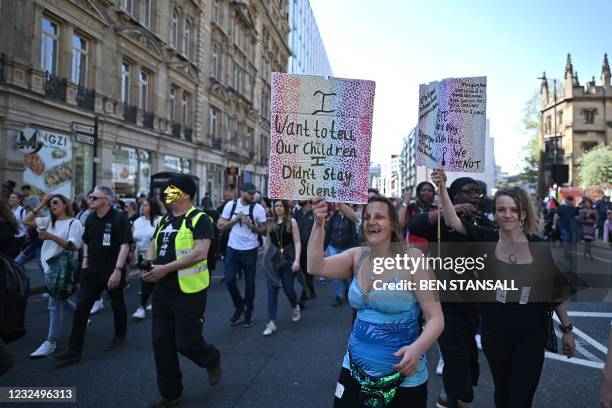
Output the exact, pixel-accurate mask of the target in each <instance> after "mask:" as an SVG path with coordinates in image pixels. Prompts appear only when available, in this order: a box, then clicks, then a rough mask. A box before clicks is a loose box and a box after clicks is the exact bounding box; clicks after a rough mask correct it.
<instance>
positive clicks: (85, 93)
mask: <svg viewBox="0 0 612 408" xmlns="http://www.w3.org/2000/svg"><path fill="white" fill-rule="evenodd" d="M77 105H78V106H80V107H81V108H85V109H89V110H94V109H95V107H96V91H95V90H94V89H89V88H85V87H84V86H81V85H79V87H78V88H77Z"/></svg>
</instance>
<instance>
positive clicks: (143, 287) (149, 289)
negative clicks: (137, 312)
mask: <svg viewBox="0 0 612 408" xmlns="http://www.w3.org/2000/svg"><path fill="white" fill-rule="evenodd" d="M154 287H155V282H147V281H144V280H142V279H141V280H140V306H142V307H143V308H145V307H147V302H148V301H149V297H151V293H153V288H154Z"/></svg>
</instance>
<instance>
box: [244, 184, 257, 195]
mask: <svg viewBox="0 0 612 408" xmlns="http://www.w3.org/2000/svg"><path fill="white" fill-rule="evenodd" d="M240 191H246V192H247V193H251V194H255V193H256V192H257V187H255V184H253V183H242V187H241V188H240Z"/></svg>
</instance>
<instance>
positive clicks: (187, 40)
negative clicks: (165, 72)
mask: <svg viewBox="0 0 612 408" xmlns="http://www.w3.org/2000/svg"><path fill="white" fill-rule="evenodd" d="M190 49H191V24H189V22H186V23H185V31H183V51H184V52H185V55H186V56H187V58H189V57H190V55H191V54H190Z"/></svg>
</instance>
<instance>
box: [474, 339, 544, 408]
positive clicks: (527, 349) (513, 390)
mask: <svg viewBox="0 0 612 408" xmlns="http://www.w3.org/2000/svg"><path fill="white" fill-rule="evenodd" d="M482 350H483V351H484V353H485V356H486V357H487V361H488V362H489V367H490V368H491V375H492V376H493V383H494V384H495V395H494V399H495V406H496V407H497V408H528V407H531V403H532V400H533V396H534V394H535V392H536V389H537V388H538V383H539V382H540V374H541V373H542V366H543V364H544V332H542V333H541V334H521V333H495V332H491V331H490V330H486V329H485V328H483V330H482Z"/></svg>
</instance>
